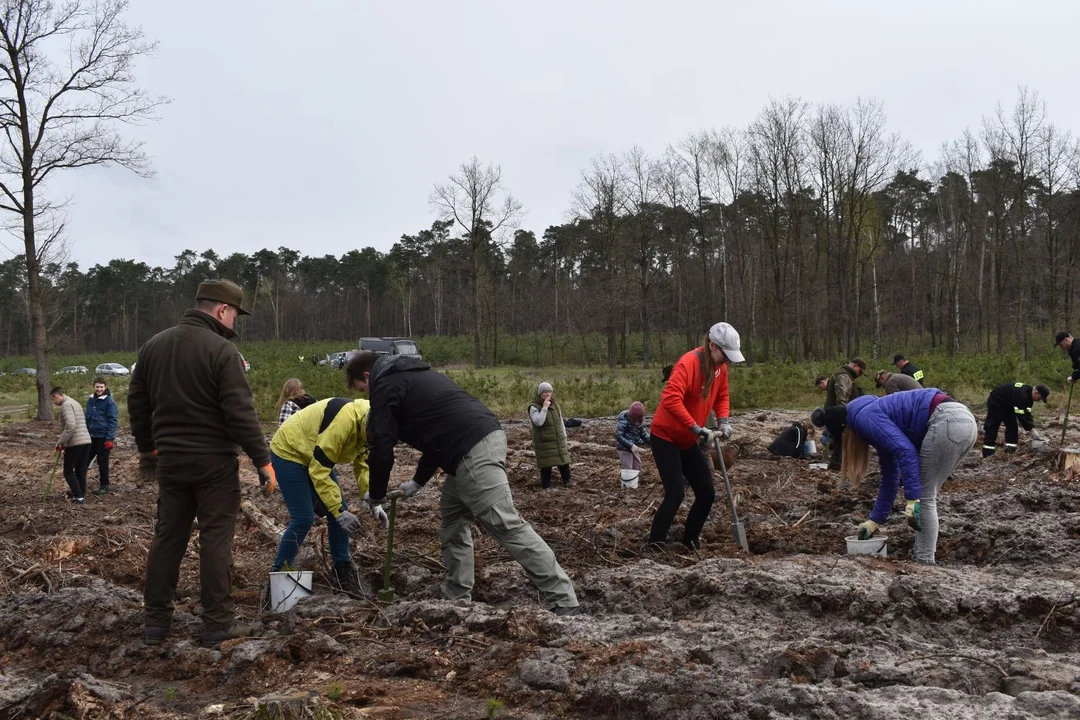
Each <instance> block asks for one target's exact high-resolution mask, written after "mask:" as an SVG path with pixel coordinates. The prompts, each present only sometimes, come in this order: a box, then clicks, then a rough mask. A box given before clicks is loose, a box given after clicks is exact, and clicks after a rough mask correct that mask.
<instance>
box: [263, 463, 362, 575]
mask: <svg viewBox="0 0 1080 720" xmlns="http://www.w3.org/2000/svg"><path fill="white" fill-rule="evenodd" d="M270 464H271V465H273V466H274V474H275V475H276V476H277V483H278V489H279V490H281V498H282V499H283V500H284V501H285V507H287V508H288V509H289V526H288V527H287V528H285V534H284V535H282V536H281V544H280V545H278V551H277V557H276V558H274V566H273V568H271V571H272V572H277V571H278V570H281V568H282V567H283V566H284V565H285V563H288V564H289V565H292V563H293V561H294V560H296V553H297V552H299V551H300V544H301V543H302V542H304V538H305V537H307V534H308V530H310V529H311V525H312V523H314V522H315V515H316V514H318V515H319V517H325V518H326V527H327V535H328V536H329V544H330V557H331V559H333V561H334V562H336V563H337V562H349V560H350V558H349V533H347V532H345V531H344V530H342V529H341V526H340V525H338V524H337V521H336V520H334V518H333V517H332V516H331V515H330V513H329V512H327V510H326V506H325V505H323V501H322V500H320V499H319V496H318V494H317V493H316V492H315V486H314V485H313V484H312V482H311V476H310V475H308V469H307V468H306V467H305V466H303V465H301V464H300V463H296V462H293V461H291V460H284V459H282V458H280V457H278V456H277V455H275V454H274V453H270ZM330 478H331V479H332V480H333V481H334V482H337V481H338V479H337V474H336V473H334V472H333V471H331V472H330ZM338 487H341V485H340V484H339V485H338ZM341 505H342V507H344V508H346V509H348V505H347V504H346V502H345V493H342V494H341Z"/></svg>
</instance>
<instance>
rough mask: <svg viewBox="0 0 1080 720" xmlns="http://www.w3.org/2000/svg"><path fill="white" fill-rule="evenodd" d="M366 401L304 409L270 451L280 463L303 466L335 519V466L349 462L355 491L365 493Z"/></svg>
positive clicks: (328, 402) (322, 403)
mask: <svg viewBox="0 0 1080 720" xmlns="http://www.w3.org/2000/svg"><path fill="white" fill-rule="evenodd" d="M370 409H371V403H369V402H368V401H367V400H362V399H361V400H351V399H349V398H329V399H327V400H320V401H319V402H317V403H315V404H313V405H308V406H307V407H306V408H304V409H303V410H300V411H299V412H297V413H294V414H293V415H292V416H291V417H289V419H288V420H286V421H285V422H284V423H283V424H282V425H281V427H280V428H278V431H277V432H276V433H274V439H273V440H271V441H270V450H271V451H273V453H274V454H275V455H277V456H278V457H279V458H281V459H282V460H289V461H291V462H294V463H299V464H301V465H305V466H307V468H308V475H309V476H310V477H311V484H312V485H314V486H315V492H316V493H318V495H319V499H320V500H322V502H323V505H325V506H326V509H327V510H329V511H330V514H331V515H333V516H334V517H335V518H336V517H337V516H338V515H340V514H341V509H342V508H341V504H342V497H341V488H339V487H338V484H337V483H336V482H334V481H333V479H331V477H330V472H331V471H332V470H333V469H334V466H335V465H338V464H340V463H346V462H352V465H353V472H354V473H355V474H356V489H357V490H359V491H360V495H361V497H362V496H363V495H364V493H366V492H367V490H368V465H367V454H368V451H367V421H368V410H370Z"/></svg>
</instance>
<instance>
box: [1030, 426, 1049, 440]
mask: <svg viewBox="0 0 1080 720" xmlns="http://www.w3.org/2000/svg"><path fill="white" fill-rule="evenodd" d="M1031 439H1032V440H1038V441H1039V442H1046V436H1045V435H1043V434H1042V433H1041V432H1039V431H1038V430H1037V429H1032V431H1031Z"/></svg>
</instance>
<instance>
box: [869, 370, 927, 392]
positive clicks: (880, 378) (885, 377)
mask: <svg viewBox="0 0 1080 720" xmlns="http://www.w3.org/2000/svg"><path fill="white" fill-rule="evenodd" d="M874 384H875V385H877V386H878V387H879V388H885V394H886V395H892V394H893V393H895V392H902V391H904V390H922V385H920V384H919V381H918V380H916V379H915V378H913V377H911V376H910V375H905V374H904V373H894V372H889V371H888V370H878V371H877V372H876V373H874Z"/></svg>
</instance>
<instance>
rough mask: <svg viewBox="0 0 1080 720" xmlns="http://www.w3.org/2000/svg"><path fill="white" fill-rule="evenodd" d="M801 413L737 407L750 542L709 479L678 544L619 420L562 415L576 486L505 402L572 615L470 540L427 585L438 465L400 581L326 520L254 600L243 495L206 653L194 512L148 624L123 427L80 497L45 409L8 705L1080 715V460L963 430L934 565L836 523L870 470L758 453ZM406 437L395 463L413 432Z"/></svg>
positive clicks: (407, 714)
mask: <svg viewBox="0 0 1080 720" xmlns="http://www.w3.org/2000/svg"><path fill="white" fill-rule="evenodd" d="M797 417H798V416H796V415H795V414H793V413H787V412H782V411H766V412H754V413H749V414H747V415H744V416H742V417H741V418H738V422H737V430H738V435H737V437H736V439H735V441H736V443H737V444H738V445H739V447H740V458H739V460H738V461H737V464H736V465H735V467H734V468H733V469H732V478H733V482H734V485H735V490H736V493H737V496H738V501H739V507H740V509H741V513H742V514H743V516H744V519H745V521H746V527H747V534H748V536H749V543H750V553H749V554H746V553H743V552H741V551H740V550H739V549H738V547H737V546H736V545H735V543H734V541H733V539H732V537H731V533H730V529H729V523H730V519H729V514H728V511H727V507H726V502H725V501H724V499H723V494H722V484H721V483H720V482H719V481H718V482H717V487H718V489H720V490H721V493H720V495H719V496H718V501H717V504H716V506H714V510H713V513H712V517H711V518H710V522H709V525H708V526H707V529H706V532H705V534H704V537H705V540H706V544H705V546H704V548H703V549H702V550H701V551H700V552H698V553H694V554H691V553H688V552H686V551H682V550H681V549H680V548H681V545H679V544H678V543H677V542H674V541H676V540H677V539H678V537H679V534H680V533H681V522H682V518H683V516H684V514H685V510H683V511H681V512H680V515H679V517H678V519H677V521H676V523H675V527H673V529H672V538H671V539H672V541H673V542H672V544H671V547H670V548H669V549H668V550H667V551H665V552H662V553H659V554H649V555H647V556H642V555H641V550H642V541H643V540H644V538H645V536H646V534H647V532H648V524H649V522H650V519H651V517H652V513H653V510H654V509H655V507H656V504H657V503H658V501H659V499H660V497H661V488H660V484H659V480H658V477H657V475H656V471H655V468H654V467H653V466H652V463H651V460H647V461H646V467H645V470H644V472H643V475H642V480H641V484H640V486H639V487H638V488H637V489H636V490H625V489H622V488H620V485H619V481H618V464H617V459H616V456H615V452H614V449H613V447H612V445H613V441H612V438H613V432H614V420H613V419H611V418H607V419H595V420H587V421H586V422H585V425H584V426H583V427H581V428H577V429H573V430H570V431H569V434H570V439H571V442H572V446H571V447H572V456H573V467H574V471H573V472H574V486H573V487H570V488H564V487H562V486H561V485H559V484H558V483H556V484H557V487H555V488H553V489H551V490H549V491H541V490H540V488H539V483H538V481H537V473H536V471H535V469H534V467H533V465H532V456H531V452H530V449H529V448H530V442H529V439H528V429H527V427H526V426H525V425H524V424H522V423H521V422H518V421H508V422H507V423H506V428H507V433H508V436H509V440H510V447H511V450H510V453H509V456H508V470H509V473H510V479H511V484H512V486H513V490H514V496H515V499H516V501H517V504H518V507H519V509H520V511H521V513H522V515H523V516H524V517H525V518H526V519H528V520H530V521H531V522H532V523H533V524H534V525H535V526H536V528H537V530H538V531H539V532H540V534H541V535H542V536H543V537H544V538H546V539H547V541H548V543H549V544H550V545H551V546H552V547H553V548H554V550H555V552H556V554H557V555H558V557H559V559H560V561H561V563H562V565H563V566H564V567H565V568H566V570H567V571H568V572H569V574H570V575H571V577H572V578H573V579H574V581H575V584H576V586H577V590H578V595H579V597H580V599H581V602H582V605H583V608H584V609H585V611H586V613H587V614H585V615H582V616H580V617H576V618H560V617H556V616H555V615H553V614H552V613H550V612H548V611H547V610H545V609H544V608H543V607H541V606H540V605H539V603H538V602H537V596H536V592H535V591H534V590H533V588H532V587H531V585H530V584H529V583H528V581H527V580H526V578H525V576H524V574H523V573H522V572H521V570H520V569H519V567H518V566H517V565H516V564H514V563H513V562H512V561H511V560H510V559H509V557H508V556H507V554H506V553H505V552H503V551H502V549H501V548H500V547H499V546H498V545H496V544H495V543H494V542H492V541H491V540H490V539H489V538H485V537H479V538H478V541H477V551H478V558H477V585H476V589H475V593H474V602H472V603H469V604H460V603H459V604H453V603H449V602H446V601H443V600H441V599H440V595H439V581H440V576H441V571H442V564H441V558H440V554H439V548H438V542H437V536H436V533H437V528H438V513H437V500H438V484H439V481H438V480H435V481H433V482H432V483H431V484H430V485H429V487H428V488H427V489H425V490H424V491H422V492H421V493H420V494H418V495H417V496H416V497H414V498H411V499H409V500H407V501H404V502H402V503H401V504H400V506H399V516H398V535H397V542H396V543H395V555H394V571H393V585H394V588H395V590H396V591H397V596H398V601H397V602H396V603H394V604H392V605H386V606H379V605H377V604H375V603H372V602H363V601H358V600H350V599H347V598H344V597H342V596H340V595H337V594H334V593H333V592H332V591H331V589H330V588H329V586H328V584H327V578H326V573H325V567H326V565H325V562H326V561H325V558H326V552H325V527H319V526H317V527H316V529H315V530H313V532H312V534H311V535H310V536H309V538H308V543H310V544H311V546H312V547H314V548H317V549H318V551H317V552H316V553H314V554H313V555H312V556H311V557H310V558H309V563H310V566H311V568H312V569H315V570H317V571H318V572H317V577H318V581H317V582H318V583H319V584H318V585H317V587H316V594H315V596H313V597H312V598H310V599H307V600H304V601H302V602H301V603H299V604H298V605H297V607H296V609H295V610H294V611H293V612H291V613H287V614H284V615H273V614H268V613H264V612H261V611H260V602H259V597H260V591H261V588H262V586H263V583H264V582H265V580H266V572H267V570H268V567H269V565H270V562H271V560H272V558H273V554H274V549H275V547H274V543H273V542H271V541H270V540H268V539H266V538H265V537H264V536H263V535H261V534H260V533H259V531H258V529H257V528H256V527H255V526H254V525H253V524H251V523H250V522H248V521H247V520H246V519H244V518H241V520H240V522H239V525H238V530H237V550H236V572H235V578H234V584H235V592H236V597H237V599H238V602H239V612H240V613H241V615H242V616H243V617H244V618H248V619H257V620H259V621H260V622H261V623H262V625H263V629H262V631H261V633H260V636H259V637H258V638H254V639H249V640H235V641H231V642H229V643H226V644H224V645H223V646H222V647H221V648H220V649H219V650H208V649H203V648H199V647H198V645H197V643H196V642H194V635H195V633H197V632H198V630H199V628H200V623H199V620H198V613H199V603H198V565H197V560H196V556H197V533H196V534H195V535H194V536H193V541H192V547H191V550H190V552H189V557H188V558H187V560H185V564H184V566H183V570H182V577H181V582H180V590H179V598H178V602H177V610H178V612H177V616H176V622H175V624H174V626H173V630H172V633H171V635H170V637H169V639H168V640H167V641H166V643H165V645H164V646H162V647H161V648H155V649H150V648H145V647H144V646H143V645H142V643H141V634H140V628H141V621H142V611H141V584H142V578H143V572H144V564H145V559H146V553H147V547H148V545H149V542H150V539H151V537H152V527H153V519H154V504H155V489H154V488H153V487H138V486H137V485H136V482H135V480H136V478H137V470H136V458H135V450H134V447H133V444H132V442H131V440H130V438H121V439H120V442H119V443H118V448H117V450H115V451H114V459H113V471H114V479H113V481H112V486H113V488H114V490H115V491H116V492H115V493H114V494H112V495H109V496H106V497H104V498H101V499H99V498H90V499H88V500H87V504H86V505H85V506H83V507H75V506H73V505H71V504H70V503H69V502H68V501H66V500H65V499H64V498H63V494H64V490H65V487H64V483H63V480H62V478H60V477H58V478H57V480H56V482H55V485H54V487H53V489H52V494H51V496H50V497H48V498H45V497H44V496H43V495H44V493H43V491H44V486H45V482H46V479H47V476H48V473H49V470H50V469H51V467H52V457H53V455H52V451H51V449H52V445H53V442H54V435H55V429H54V428H52V427H48V426H44V425H35V424H24V425H13V426H6V427H4V428H3V429H2V430H0V462H2V464H3V469H2V471H0V668H2V669H0V718H3V717H55V718H61V717H87V718H99V717H100V718H128V717H140V718H179V717H222V718H254V717H278V716H279V714H278V711H277V710H276V709H271V710H270V711H267V710H266V709H265V708H264V709H263V710H261V711H260V710H257V707H258V706H259V705H258V704H259V699H260V698H265V697H266V696H267V695H268V694H270V693H279V694H280V693H289V692H292V693H298V695H296V696H294V697H290V698H284V699H283V698H278V700H279V701H280V702H281V703H282V705H281V707H284V708H286V712H285V714H284V716H285V717H288V716H290V715H289V712H292V715H291V716H298V717H299V716H306V717H343V718H359V717H382V718H484V717H500V718H547V717H573V718H729V717H730V718H754V719H755V720H760V719H764V718H784V717H813V718H843V719H844V720H853V719H855V718H858V719H859V720H873V719H876V718H905V719H910V718H919V719H920V720H922V719H925V718H939V717H940V718H950V719H951V720H962V719H965V718H991V717H994V718H997V717H1002V718H1028V717H1046V718H1067V717H1080V607H1078V595H1080V591H1078V587H1080V571H1078V565H1080V481H1077V480H1072V479H1070V478H1067V477H1065V476H1063V475H1062V474H1060V473H1055V472H1053V470H1052V461H1051V457H1052V455H1051V454H1050V453H1044V454H1034V453H1032V452H1030V451H1029V450H1027V449H1026V448H1025V449H1024V450H1023V451H1022V452H1021V453H1018V454H1017V455H1014V456H1010V457H1008V458H1004V457H998V458H995V459H993V460H991V461H988V462H984V461H982V460H981V459H980V458H979V457H978V455H977V453H975V452H973V453H972V454H971V456H970V457H969V458H968V459H967V460H966V461H965V462H964V463H963V465H962V467H961V468H960V469H959V470H958V471H957V473H956V474H955V476H954V478H953V479H952V481H950V482H949V483H947V484H946V486H945V490H944V496H943V498H942V499H941V503H940V505H941V514H942V517H943V521H942V537H941V541H940V543H939V546H938V562H939V564H938V565H937V566H936V567H924V566H916V565H914V564H913V563H911V562H910V561H909V556H910V552H911V549H912V544H913V535H912V532H911V531H910V530H909V529H908V528H907V527H906V525H904V523H903V522H902V520H898V519H896V517H895V516H894V519H893V521H891V522H890V523H889V524H888V525H887V526H886V527H885V528H884V532H885V533H886V534H887V535H888V536H889V537H890V542H889V556H888V558H876V557H868V556H863V557H850V556H847V555H845V544H844V536H845V535H850V534H852V533H853V532H854V531H855V525H856V524H857V523H858V522H860V521H861V520H863V519H865V517H866V515H867V513H868V512H869V509H870V506H871V505H872V503H873V497H874V493H875V490H876V483H875V482H874V480H875V478H876V475H871V477H870V481H869V482H867V483H865V484H864V485H863V487H862V488H861V489H860V490H859V491H858V492H852V491H850V490H841V489H837V488H835V487H834V483H833V480H834V477H833V476H832V475H830V474H829V473H828V472H826V471H823V470H813V469H810V468H808V464H807V462H805V461H797V460H790V459H785V460H780V459H775V458H772V457H771V456H769V455H768V453H767V452H766V450H765V448H766V446H767V445H768V443H769V441H770V440H771V439H772V438H773V437H774V436H775V435H776V433H778V432H779V431H780V430H781V429H782V428H783V427H785V426H786V425H787V424H788V423H789V422H791V421H792V420H794V419H797ZM1049 425H1050V427H1051V429H1053V423H1049ZM1058 428H1059V429H1060V424H1059V425H1058ZM1077 430H1080V426H1078V428H1077V429H1074V430H1073V432H1074V433H1076V432H1077ZM398 459H399V463H398V467H397V468H396V469H395V479H396V480H399V481H403V480H405V479H407V478H408V477H409V476H410V475H411V468H412V463H413V462H415V459H416V455H415V454H414V453H412V452H411V451H409V450H404V451H399V455H398ZM243 479H244V481H245V494H246V495H247V497H248V499H250V500H251V501H252V503H254V505H255V506H256V507H257V508H259V509H261V510H262V511H263V512H265V513H266V514H267V515H269V516H271V517H272V518H274V519H275V520H276V521H277V522H278V523H280V524H282V525H284V524H285V523H286V522H287V517H288V516H287V513H286V512H285V508H284V506H283V504H282V503H281V500H280V498H279V497H272V498H264V497H262V496H261V495H260V494H259V493H258V492H257V490H256V481H255V476H254V473H253V472H252V471H251V470H250V469H249V468H245V470H244V478H243ZM89 484H90V486H91V487H92V488H93V487H96V469H95V468H91V470H90V482H89ZM352 499H353V501H354V503H355V501H356V500H357V499H356V498H355V486H353V488H352ZM354 546H355V549H356V558H357V562H358V564H359V565H360V566H361V568H362V571H363V573H364V574H365V576H366V577H367V578H369V579H370V580H371V581H372V583H375V582H377V578H378V577H379V576H380V574H381V568H382V553H383V551H384V549H385V535H384V534H383V533H382V532H381V531H380V530H377V529H376V528H375V527H374V525H373V524H372V523H370V522H369V523H367V527H366V529H365V531H364V532H363V533H361V535H360V536H359V537H357V538H355V540H354ZM305 693H307V695H305ZM265 702H266V700H264V705H265ZM277 707H278V706H277V705H275V706H273V708H277ZM289 708H292V710H291V711H290V710H289Z"/></svg>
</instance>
